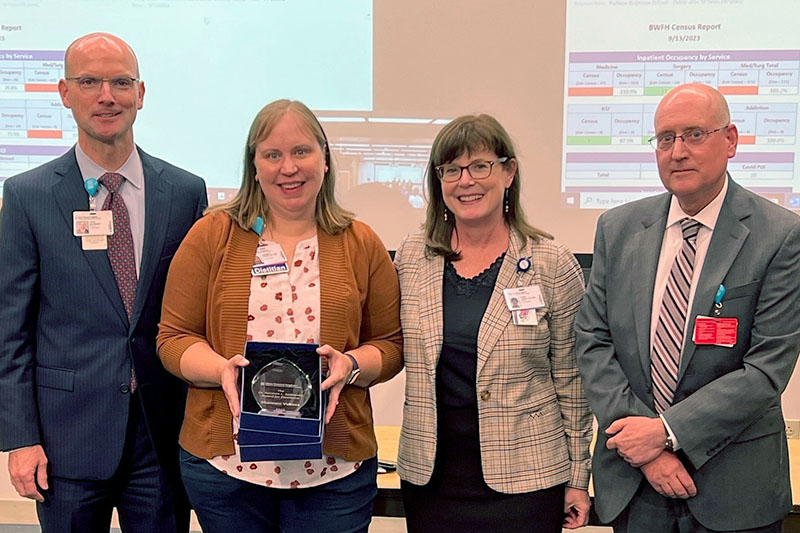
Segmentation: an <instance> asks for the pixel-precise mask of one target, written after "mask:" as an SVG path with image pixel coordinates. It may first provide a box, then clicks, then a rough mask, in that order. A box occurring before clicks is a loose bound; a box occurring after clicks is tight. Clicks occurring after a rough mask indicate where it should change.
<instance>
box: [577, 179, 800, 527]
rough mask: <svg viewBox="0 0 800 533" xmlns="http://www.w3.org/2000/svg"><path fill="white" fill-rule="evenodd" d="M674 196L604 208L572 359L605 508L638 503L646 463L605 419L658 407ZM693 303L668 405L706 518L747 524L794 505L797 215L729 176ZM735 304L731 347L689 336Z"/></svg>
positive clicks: (799, 324) (605, 514)
mask: <svg viewBox="0 0 800 533" xmlns="http://www.w3.org/2000/svg"><path fill="white" fill-rule="evenodd" d="M669 202H670V195H669V194H662V195H660V196H656V197H653V198H647V199H644V200H640V201H638V202H633V203H630V204H627V205H624V206H621V207H618V208H616V209H612V210H610V211H608V212H606V213H605V214H603V215H602V216H601V217H600V219H599V220H598V224H597V233H596V236H595V246H594V263H593V266H592V273H591V276H590V279H589V285H588V287H587V292H586V295H585V298H584V302H583V306H582V307H581V310H580V313H579V315H578V319H577V320H576V330H577V334H578V364H579V367H580V369H581V373H582V375H583V377H584V383H585V386H586V393H587V396H588V398H589V403H590V405H591V407H592V410H593V411H594V413H595V416H596V417H597V420H598V423H599V426H600V429H599V431H598V440H597V446H596V447H595V455H594V459H593V472H594V476H595V477H594V486H595V502H596V507H597V513H598V515H599V516H600V518H601V520H603V521H610V520H612V519H613V518H614V517H616V516H617V515H618V514H619V513H620V512H621V511H622V510H623V509H624V508H625V507H626V506H627V505H628V503H629V502H630V500H631V498H632V497H633V495H634V492H635V491H636V489H637V487H638V486H639V484H640V483H641V482H642V479H643V475H642V474H641V472H640V470H639V469H636V468H632V467H631V466H629V465H628V464H627V463H626V462H625V461H624V460H623V459H622V458H620V457H619V456H618V455H617V454H616V453H615V452H613V451H609V450H607V449H606V438H605V435H604V432H603V430H604V429H605V428H606V427H608V425H609V424H611V422H613V421H614V420H616V419H619V418H623V417H626V416H630V415H641V416H649V417H655V416H657V415H656V412H655V408H654V405H653V395H652V389H651V379H650V316H651V308H652V300H653V286H654V283H655V276H656V268H657V265H658V258H659V254H660V251H661V241H662V238H663V235H664V230H665V225H666V216H667V212H668V209H669ZM697 283H698V285H697V288H696V293H695V298H694V302H693V305H692V309H691V311H690V314H689V329H688V333H687V337H688V339H687V342H686V343H685V346H684V351H683V354H682V358H681V364H680V369H679V376H678V385H677V390H676V393H675V403H674V405H673V406H672V407H671V408H670V409H668V410H667V411H665V412H664V417H665V419H666V420H667V422H668V423H669V425H670V427H671V428H672V430H673V431H674V433H675V436H676V437H677V439H678V441H679V443H680V446H681V450H680V452H679V457H680V458H681V460H682V461H683V463H684V465H685V466H686V468H687V469H688V471H689V474H690V475H691V476H692V478H693V480H694V482H695V484H696V486H697V491H698V493H697V496H696V497H694V498H692V499H690V500H689V501H688V504H689V509H690V510H691V512H692V514H693V515H694V517H695V518H696V519H697V520H698V521H699V522H700V523H701V524H703V525H704V526H706V527H708V528H710V529H723V530H724V529H732V528H736V529H749V528H755V527H759V526H764V525H766V524H769V523H772V522H775V521H777V520H780V519H781V518H782V517H783V516H785V514H786V513H787V512H788V510H789V509H790V506H791V494H790V492H791V491H790V485H789V465H788V452H787V446H786V437H785V434H784V425H783V414H782V412H781V407H780V395H781V393H782V392H783V390H784V389H785V387H786V384H787V382H788V381H789V378H790V377H791V374H792V369H793V368H794V364H795V362H796V360H797V355H798V352H799V351H800V217H798V216H797V215H795V214H793V213H791V212H789V211H787V210H785V209H783V208H780V207H777V206H775V205H774V204H772V203H770V202H768V201H767V200H765V199H763V198H760V197H758V196H757V195H755V194H753V193H751V192H749V191H746V190H745V189H743V188H742V187H740V186H739V185H737V184H736V183H735V182H733V181H732V180H730V179H729V187H728V192H727V195H726V197H725V200H724V202H723V204H722V209H721V211H720V214H719V218H718V221H717V225H716V228H715V230H714V233H713V235H712V237H711V241H710V243H709V248H708V253H707V255H706V259H705V263H704V265H703V270H702V272H701V273H700V277H699V280H698V282H697ZM720 284H724V285H725V288H726V293H725V298H724V300H723V307H722V310H721V311H722V312H721V316H724V317H737V318H738V320H739V323H738V332H737V335H738V339H737V343H736V345H735V346H734V347H732V348H724V347H718V346H697V345H695V344H694V343H693V342H692V341H691V332H692V331H693V328H694V323H695V318H696V317H697V315H707V316H711V315H712V311H713V306H714V295H715V293H716V291H717V289H718V287H719V286H720Z"/></svg>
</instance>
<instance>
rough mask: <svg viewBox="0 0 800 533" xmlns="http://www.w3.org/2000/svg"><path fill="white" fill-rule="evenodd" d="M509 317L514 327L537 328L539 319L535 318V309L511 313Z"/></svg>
mask: <svg viewBox="0 0 800 533" xmlns="http://www.w3.org/2000/svg"><path fill="white" fill-rule="evenodd" d="M511 317H512V318H513V320H514V325H515V326H538V325H539V318H538V317H537V316H536V309H520V310H519V311H511Z"/></svg>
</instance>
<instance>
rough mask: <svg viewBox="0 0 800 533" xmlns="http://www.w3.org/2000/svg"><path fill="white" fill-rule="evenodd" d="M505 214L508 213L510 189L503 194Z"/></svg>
mask: <svg viewBox="0 0 800 533" xmlns="http://www.w3.org/2000/svg"><path fill="white" fill-rule="evenodd" d="M503 212H504V213H508V189H506V190H505V192H504V193H503Z"/></svg>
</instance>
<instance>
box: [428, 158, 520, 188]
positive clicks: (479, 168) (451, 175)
mask: <svg viewBox="0 0 800 533" xmlns="http://www.w3.org/2000/svg"><path fill="white" fill-rule="evenodd" d="M506 161H508V157H501V158H500V159H497V160H495V161H483V160H482V159H480V160H478V161H473V162H472V163H470V164H469V165H466V166H463V167H462V166H461V165H453V164H447V165H439V166H438V167H436V175H437V176H439V179H440V180H442V181H444V182H447V183H450V182H453V181H458V180H460V179H461V173H462V172H464V169H467V172H469V175H470V176H472V179H474V180H483V179H486V178H488V177H489V176H491V175H492V167H494V165H495V163H505V162H506Z"/></svg>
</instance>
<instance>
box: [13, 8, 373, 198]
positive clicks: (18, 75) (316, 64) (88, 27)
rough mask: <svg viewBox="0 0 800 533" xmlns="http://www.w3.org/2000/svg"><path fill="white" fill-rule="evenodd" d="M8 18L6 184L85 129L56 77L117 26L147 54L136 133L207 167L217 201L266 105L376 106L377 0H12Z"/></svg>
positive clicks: (230, 186) (229, 187) (201, 169)
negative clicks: (75, 51)
mask: <svg viewBox="0 0 800 533" xmlns="http://www.w3.org/2000/svg"><path fill="white" fill-rule="evenodd" d="M0 23H1V24H0V183H2V181H4V180H5V179H6V178H8V177H9V176H12V175H14V174H18V173H19V172H22V171H25V170H27V169H29V168H32V167H34V166H37V165H39V164H41V163H43V162H45V161H47V160H49V159H52V158H53V157H56V156H58V155H60V154H62V153H63V152H65V151H66V150H67V149H69V147H71V146H72V145H73V144H74V142H75V140H76V139H77V129H76V126H75V123H74V120H73V119H72V115H71V113H70V111H69V110H68V109H65V108H64V107H63V106H62V105H61V101H60V99H59V96H58V89H57V83H58V80H59V78H61V77H63V75H64V61H63V60H64V52H63V51H64V48H65V47H66V46H67V45H68V44H69V43H70V42H71V41H72V40H73V39H75V38H76V37H78V36H80V35H82V34H84V33H89V32H91V31H98V30H102V31H109V32H112V33H115V34H117V35H120V36H121V37H123V38H124V39H125V40H126V41H128V42H129V43H130V44H131V46H132V47H133V48H134V50H135V51H136V53H137V55H138V57H139V62H140V66H141V78H142V79H143V80H144V82H145V85H146V88H147V91H146V94H145V100H144V108H143V109H142V111H140V113H139V116H138V118H137V121H136V126H135V128H134V129H135V138H136V141H137V143H138V144H140V145H141V146H142V148H144V149H145V150H148V151H150V152H151V153H153V154H154V155H158V156H161V157H164V158H165V159H168V160H169V161H171V162H173V163H175V164H178V165H180V166H182V167H185V168H187V169H189V170H191V171H193V172H195V173H197V174H199V175H201V176H203V177H204V178H205V179H206V181H207V183H208V185H209V188H210V190H211V191H212V192H214V193H215V194H217V195H218V196H219V197H220V199H222V198H224V197H226V196H229V195H230V192H231V191H233V190H235V188H236V187H238V185H239V181H240V179H241V154H242V149H243V147H244V141H245V137H246V134H247V129H248V127H249V125H250V121H251V120H252V118H253V116H254V115H255V113H256V112H257V111H258V109H259V108H260V107H262V106H263V105H264V104H266V103H268V102H270V101H272V100H275V99H277V98H283V97H290V98H294V99H300V100H302V101H304V102H305V103H306V104H308V105H309V106H310V107H311V108H313V109H315V110H335V111H340V112H342V111H344V112H362V111H369V110H371V109H372V107H373V102H372V96H373V88H372V79H373V73H372V65H373V57H372V24H373V21H372V1H371V0H348V1H347V2H329V1H327V0H248V1H224V0H202V1H186V0H162V1H158V2H153V1H140V0H116V1H115V2H113V8H111V7H109V4H107V3H106V2H100V1H98V0H73V1H70V2H64V1H62V0H38V1H37V0H28V1H25V2H5V3H4V6H3V8H2V15H0Z"/></svg>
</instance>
